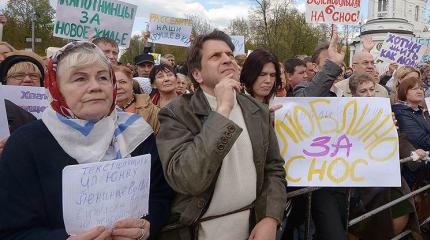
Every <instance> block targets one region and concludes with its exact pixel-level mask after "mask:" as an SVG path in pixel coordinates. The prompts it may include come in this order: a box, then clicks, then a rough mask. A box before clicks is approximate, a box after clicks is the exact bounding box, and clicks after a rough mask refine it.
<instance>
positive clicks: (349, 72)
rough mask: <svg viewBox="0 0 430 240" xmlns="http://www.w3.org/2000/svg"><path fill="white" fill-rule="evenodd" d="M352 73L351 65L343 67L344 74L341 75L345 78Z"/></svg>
mask: <svg viewBox="0 0 430 240" xmlns="http://www.w3.org/2000/svg"><path fill="white" fill-rule="evenodd" d="M353 73H354V70H353V69H352V67H347V68H346V69H345V74H344V75H343V78H344V79H347V78H349V77H351V75H352V74H353Z"/></svg>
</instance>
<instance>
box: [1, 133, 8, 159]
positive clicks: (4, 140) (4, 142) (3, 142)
mask: <svg viewBox="0 0 430 240" xmlns="http://www.w3.org/2000/svg"><path fill="white" fill-rule="evenodd" d="M6 141H7V138H5V139H3V140H0V157H1V154H2V153H3V148H4V145H6Z"/></svg>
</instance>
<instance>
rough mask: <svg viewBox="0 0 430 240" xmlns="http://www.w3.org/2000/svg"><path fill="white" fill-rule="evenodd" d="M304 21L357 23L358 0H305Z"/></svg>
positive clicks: (358, 16) (358, 15)
mask: <svg viewBox="0 0 430 240" xmlns="http://www.w3.org/2000/svg"><path fill="white" fill-rule="evenodd" d="M305 16H306V22H308V23H326V24H327V23H328V24H344V25H358V23H359V20H360V0H350V1H332V0H306V13H305Z"/></svg>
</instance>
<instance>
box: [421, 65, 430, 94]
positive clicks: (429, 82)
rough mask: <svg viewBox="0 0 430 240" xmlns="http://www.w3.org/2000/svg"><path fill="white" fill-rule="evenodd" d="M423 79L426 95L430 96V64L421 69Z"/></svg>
mask: <svg viewBox="0 0 430 240" xmlns="http://www.w3.org/2000/svg"><path fill="white" fill-rule="evenodd" d="M420 73H421V79H422V80H423V86H424V96H425V97H426V98H427V97H430V65H428V64H426V65H424V66H423V67H422V68H421V69H420Z"/></svg>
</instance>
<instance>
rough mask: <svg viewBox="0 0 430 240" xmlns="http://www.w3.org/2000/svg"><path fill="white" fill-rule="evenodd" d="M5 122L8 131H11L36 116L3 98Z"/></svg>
mask: <svg viewBox="0 0 430 240" xmlns="http://www.w3.org/2000/svg"><path fill="white" fill-rule="evenodd" d="M4 102H5V106H6V115H7V122H8V124H9V131H10V133H13V132H14V131H15V130H16V129H18V128H19V127H21V126H23V125H25V124H27V123H29V122H31V121H34V120H36V118H35V117H34V116H33V115H32V114H31V113H29V112H27V111H25V110H24V109H22V108H20V107H19V106H17V105H15V103H13V102H11V101H9V100H7V99H5V101H4Z"/></svg>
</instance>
